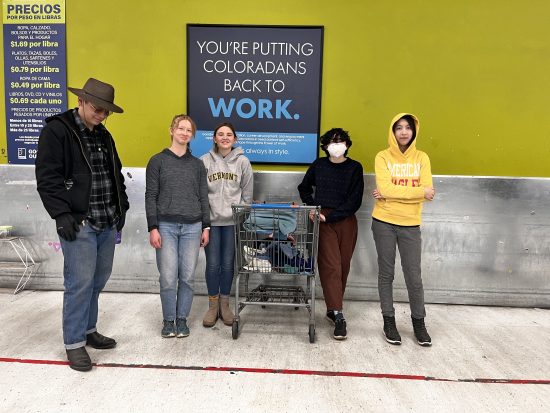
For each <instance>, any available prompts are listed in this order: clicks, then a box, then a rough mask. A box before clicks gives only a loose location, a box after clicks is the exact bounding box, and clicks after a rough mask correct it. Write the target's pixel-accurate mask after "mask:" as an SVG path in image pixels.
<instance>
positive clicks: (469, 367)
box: [0, 289, 550, 413]
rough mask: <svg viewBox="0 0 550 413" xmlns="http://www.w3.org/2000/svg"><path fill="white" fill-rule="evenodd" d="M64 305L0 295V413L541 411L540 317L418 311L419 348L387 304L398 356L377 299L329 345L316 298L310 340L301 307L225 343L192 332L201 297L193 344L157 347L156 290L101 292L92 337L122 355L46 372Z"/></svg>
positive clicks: (97, 354)
mask: <svg viewBox="0 0 550 413" xmlns="http://www.w3.org/2000/svg"><path fill="white" fill-rule="evenodd" d="M61 303H62V292H58V291H24V292H22V293H20V294H18V295H15V296H14V295H13V294H12V291H11V290H2V289H0V389H1V391H0V411H2V412H15V411H18V412H74V411H76V410H77V409H78V410H80V411H105V412H111V411H133V412H141V411H161V410H167V409H172V408H175V409H180V410H181V411H186V412H189V411H191V412H192V411H208V410H212V411H214V409H216V410H220V409H223V410H224V411H227V412H234V411H235V412H237V411H243V412H290V411H292V412H297V411H305V410H307V411H317V412H331V413H334V412H344V411H345V412H356V411H369V412H371V411H372V412H402V411H413V412H415V411H418V412H433V411H445V412H464V411H469V412H502V411H506V412H548V411H549V409H550V407H549V405H550V344H549V343H550V317H549V315H550V312H549V310H542V309H520V308H497V307H473V306H449V305H428V306H427V312H428V318H427V319H426V320H427V326H428V330H429V332H430V334H431V335H432V339H433V341H434V345H433V346H432V347H431V348H422V347H420V346H419V345H418V344H416V342H415V341H414V339H413V334H412V326H411V325H410V322H409V320H410V319H409V315H408V314H409V311H408V305H406V304H397V305H396V310H397V321H398V327H399V329H400V332H401V336H402V338H403V345H402V346H400V347H396V346H391V345H389V344H387V343H386V342H385V341H384V339H383V337H382V333H381V316H380V312H379V307H378V303H375V302H359V301H348V302H346V303H345V307H346V311H345V313H346V318H347V320H348V335H349V338H348V339H347V340H346V341H343V342H338V341H335V340H333V339H332V338H331V332H332V327H331V325H330V324H329V322H328V321H326V320H325V318H324V305H323V303H322V302H321V301H318V302H317V304H318V305H317V315H316V320H317V341H316V342H315V343H314V344H310V343H309V341H308V335H307V331H308V328H307V327H308V326H307V315H306V314H307V313H306V310H304V309H300V310H298V311H295V310H293V309H288V308H267V309H262V308H259V307H247V308H245V309H244V311H243V312H242V313H241V315H242V330H241V335H240V337H239V339H238V340H233V339H232V338H231V328H230V327H226V326H224V325H223V324H222V323H221V322H220V321H218V323H217V325H216V326H215V327H213V328H209V329H206V328H204V327H202V324H201V322H202V315H203V312H204V311H205V310H206V306H207V299H206V297H202V296H198V297H195V301H194V303H193V309H192V314H191V316H190V320H189V321H190V328H191V335H190V336H189V337H187V338H183V339H175V338H174V339H162V338H161V337H160V328H161V318H162V317H161V310H160V299H159V297H158V295H156V294H123V293H104V294H103V295H102V296H101V298H100V311H101V313H100V319H99V324H98V327H99V331H100V332H101V333H103V334H105V335H109V336H112V337H114V338H116V340H117V341H118V346H117V348H116V349H113V350H103V351H100V350H94V349H90V350H89V353H90V355H91V357H92V360H93V361H94V363H97V366H95V367H94V368H93V370H92V371H91V372H88V373H79V372H76V371H73V370H71V369H69V368H68V367H67V366H66V365H65V364H63V363H58V364H56V362H65V361H66V358H65V352H64V349H63V343H62V335H61ZM209 367H212V369H208V368H209ZM226 368H227V369H226ZM247 369H250V370H247ZM285 370H291V371H285ZM349 373H354V374H349ZM481 379H487V380H489V382H480V381H483V380H481ZM475 380H478V382H475ZM518 380H527V381H528V382H529V383H530V384H522V383H521V382H518ZM544 383H546V384H544Z"/></svg>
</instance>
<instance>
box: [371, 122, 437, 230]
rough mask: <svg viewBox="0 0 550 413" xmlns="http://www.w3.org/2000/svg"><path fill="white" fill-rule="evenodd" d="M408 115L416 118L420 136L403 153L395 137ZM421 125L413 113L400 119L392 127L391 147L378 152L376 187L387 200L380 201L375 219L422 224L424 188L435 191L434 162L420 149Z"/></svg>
mask: <svg viewBox="0 0 550 413" xmlns="http://www.w3.org/2000/svg"><path fill="white" fill-rule="evenodd" d="M405 115H410V116H412V117H413V119H414V122H415V125H416V136H415V138H414V139H413V140H412V142H411V144H410V145H409V147H408V148H407V150H406V151H405V153H402V152H401V151H400V150H399V145H398V144H397V140H396V139H395V135H394V134H393V130H392V128H393V124H394V123H395V122H397V121H398V120H399V119H400V118H402V117H403V116H405ZM419 129H420V125H419V123H418V119H417V117H416V116H414V115H412V114H409V113H400V114H398V115H396V116H395V117H394V118H393V119H392V121H391V123H390V131H389V134H388V143H389V145H390V147H389V148H388V149H385V150H383V151H381V152H378V154H377V155H376V158H375V160H374V170H375V173H376V187H377V188H378V191H380V194H381V195H382V197H383V199H377V200H376V202H375V205H374V209H373V211H372V216H373V218H376V219H378V220H380V221H384V222H388V223H390V224H395V225H403V226H413V225H420V223H421V222H422V217H421V216H422V204H423V202H424V201H425V198H424V188H425V187H433V182H432V171H431V166H430V158H428V155H426V154H425V153H424V152H422V151H419V150H417V149H416V141H417V139H418V131H419Z"/></svg>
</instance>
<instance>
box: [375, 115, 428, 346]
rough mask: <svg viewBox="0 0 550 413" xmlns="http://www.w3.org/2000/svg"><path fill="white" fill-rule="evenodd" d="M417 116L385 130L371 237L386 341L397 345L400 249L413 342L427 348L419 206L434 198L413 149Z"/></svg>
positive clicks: (423, 163)
mask: <svg viewBox="0 0 550 413" xmlns="http://www.w3.org/2000/svg"><path fill="white" fill-rule="evenodd" d="M418 129H419V122H418V118H417V117H416V116H414V115H411V114H408V113H400V114H398V115H396V116H395V117H394V118H393V119H392V121H391V124H390V128H389V132H388V143H389V148H388V149H385V150H383V151H381V152H379V153H378V154H377V155H376V158H375V162H374V169H375V172H376V189H374V191H373V192H372V195H373V197H374V198H375V199H376V202H375V205H374V209H373V211H372V233H373V236H374V243H375V245H376V252H377V253H378V293H379V294H380V307H381V309H382V317H383V319H384V329H383V331H384V336H385V339H386V341H387V342H388V343H390V344H394V345H399V344H401V336H400V335H399V332H398V331H397V327H396V323H395V309H394V308H393V279H394V272H395V250H396V248H395V247H396V245H397V247H399V255H400V256H401V267H402V268H403V275H404V276H405V283H406V284H407V292H408V294H409V303H410V308H411V317H412V324H413V330H414V335H415V336H416V340H417V341H418V344H420V345H421V346H424V347H429V346H431V345H432V339H431V337H430V335H429V334H428V331H427V330H426V326H425V324H424V317H426V309H425V308H424V288H423V286H422V277H421V273H420V255H421V252H422V238H421V235H420V223H421V218H422V205H423V204H424V202H425V201H432V200H433V199H434V195H435V190H434V188H433V182H432V171H431V166H430V158H429V157H428V155H426V153H424V152H422V151H419V150H417V149H416V141H417V134H418Z"/></svg>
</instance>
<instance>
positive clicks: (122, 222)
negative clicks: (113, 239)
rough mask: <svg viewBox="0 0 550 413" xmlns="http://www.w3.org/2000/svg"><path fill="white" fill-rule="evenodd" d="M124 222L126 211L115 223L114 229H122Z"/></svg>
mask: <svg viewBox="0 0 550 413" xmlns="http://www.w3.org/2000/svg"><path fill="white" fill-rule="evenodd" d="M125 223H126V212H123V213H122V215H121V216H120V218H119V219H118V222H117V224H116V230H117V231H118V232H120V231H122V228H124V224H125Z"/></svg>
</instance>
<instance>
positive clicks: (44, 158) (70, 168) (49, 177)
mask: <svg viewBox="0 0 550 413" xmlns="http://www.w3.org/2000/svg"><path fill="white" fill-rule="evenodd" d="M72 112H73V111H72V110H69V111H67V112H64V113H61V114H59V115H55V116H51V117H49V118H47V119H46V126H45V127H44V128H43V129H42V132H40V138H39V141H38V153H37V156H36V169H35V172H36V183H37V189H38V193H39V194H40V198H41V199H42V203H43V204H44V207H45V208H46V211H48V214H50V216H51V217H52V218H56V217H58V216H59V215H61V214H64V213H67V212H68V213H70V214H71V215H72V216H73V217H74V219H75V220H76V221H77V222H81V221H82V220H84V219H85V218H86V216H87V214H88V208H89V203H90V194H91V190H92V167H91V164H90V154H89V153H88V149H87V148H86V145H85V143H84V142H82V139H81V137H80V134H79V132H80V131H79V128H78V126H77V125H76V122H75V120H74V115H73V113H72ZM96 130H99V133H100V134H101V136H102V139H103V140H104V143H105V145H106V146H107V148H108V150H109V154H110V155H111V156H109V157H108V158H109V172H110V174H111V179H112V182H113V189H114V190H115V204H116V209H117V212H118V214H120V215H122V214H124V213H126V211H127V210H128V209H129V208H130V205H129V203H128V196H127V195H126V186H125V185H124V177H123V175H122V173H121V169H122V165H121V163H120V159H119V157H118V154H117V151H116V147H115V142H114V140H113V137H112V136H111V134H110V133H109V131H107V129H106V128H105V127H104V126H103V125H101V124H100V125H98V126H96Z"/></svg>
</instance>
